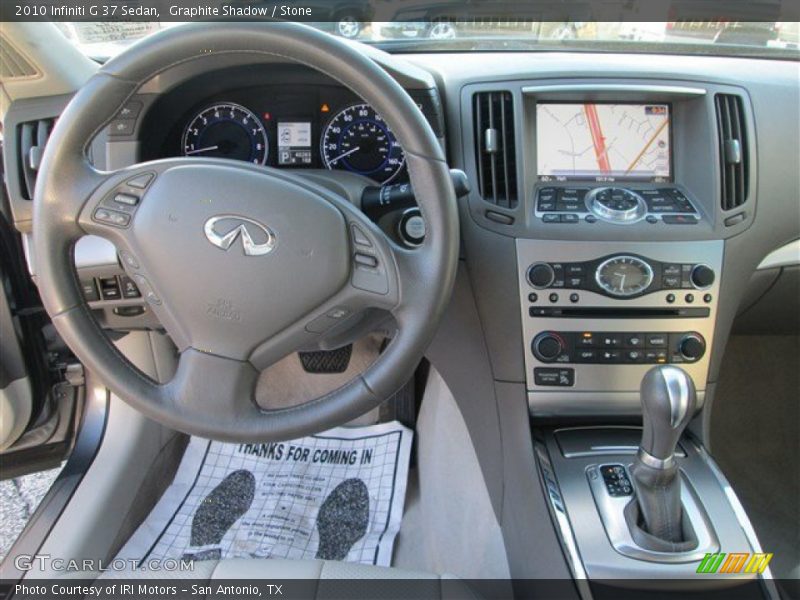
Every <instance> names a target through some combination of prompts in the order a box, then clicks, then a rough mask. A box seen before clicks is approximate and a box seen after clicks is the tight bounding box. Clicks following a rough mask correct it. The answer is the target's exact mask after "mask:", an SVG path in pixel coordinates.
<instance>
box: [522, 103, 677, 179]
mask: <svg viewBox="0 0 800 600" xmlns="http://www.w3.org/2000/svg"><path fill="white" fill-rule="evenodd" d="M669 121H670V115H669V105H668V104H561V103H559V104H555V103H540V104H538V105H537V107H536V155H537V161H538V165H539V167H538V175H539V179H540V180H541V181H568V180H574V179H584V180H586V179H588V180H594V181H619V180H635V181H637V180H638V181H668V180H669V178H670V176H671V172H670V166H671V165H670V157H671V154H670V147H669V145H670V131H669V127H670V125H669Z"/></svg>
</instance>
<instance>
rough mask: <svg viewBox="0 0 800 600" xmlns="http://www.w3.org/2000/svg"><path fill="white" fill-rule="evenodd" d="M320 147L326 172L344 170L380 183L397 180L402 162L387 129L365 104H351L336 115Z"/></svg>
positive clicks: (326, 129) (402, 158) (382, 121)
mask: <svg viewBox="0 0 800 600" xmlns="http://www.w3.org/2000/svg"><path fill="white" fill-rule="evenodd" d="M320 145H321V149H320V154H321V155H322V162H323V163H324V164H325V166H326V167H327V168H328V169H346V170H348V171H352V172H354V173H359V174H361V175H365V176H367V177H370V178H371V179H374V180H375V181H377V182H379V183H388V182H389V181H391V180H392V179H394V178H395V177H397V175H398V174H399V173H400V171H401V170H402V168H403V163H404V162H405V155H404V154H403V149H402V148H401V147H400V144H398V143H397V140H396V139H395V137H394V134H393V133H392V131H391V130H390V129H389V126H388V125H387V124H386V122H385V121H384V120H383V119H382V118H381V117H380V115H378V114H377V113H376V112H375V110H374V109H373V108H372V107H370V106H369V105H368V104H353V105H352V106H348V107H347V108H345V109H343V110H341V111H340V112H338V113H337V114H335V115H334V116H333V117H332V118H331V120H330V121H329V122H328V125H327V127H325V131H324V132H323V134H322V139H321V141H320Z"/></svg>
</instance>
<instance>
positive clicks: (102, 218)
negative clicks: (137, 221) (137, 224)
mask: <svg viewBox="0 0 800 600" xmlns="http://www.w3.org/2000/svg"><path fill="white" fill-rule="evenodd" d="M94 220H95V221H97V222H98V223H103V224H104V225H111V226H113V227H127V226H128V225H129V224H130V222H131V216H130V215H128V214H125V213H123V212H119V211H116V210H109V209H107V208H98V209H97V210H95V211H94Z"/></svg>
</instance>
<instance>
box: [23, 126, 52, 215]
mask: <svg viewBox="0 0 800 600" xmlns="http://www.w3.org/2000/svg"><path fill="white" fill-rule="evenodd" d="M54 123H55V119H40V120H38V121H28V122H26V123H22V124H21V125H19V128H18V134H19V140H18V141H19V144H18V145H17V148H18V150H19V156H18V160H19V171H20V190H21V192H22V196H23V198H25V199H26V200H31V199H32V198H33V188H34V186H35V184H36V173H37V172H38V171H39V166H40V165H41V162H42V155H43V154H44V146H45V144H46V143H47V138H48V137H50V132H51V131H52V130H53V124H54Z"/></svg>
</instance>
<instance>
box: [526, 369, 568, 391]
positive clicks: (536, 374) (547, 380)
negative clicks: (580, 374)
mask: <svg viewBox="0 0 800 600" xmlns="http://www.w3.org/2000/svg"><path fill="white" fill-rule="evenodd" d="M533 382H534V383H535V384H536V385H546V386H557V387H572V386H573V385H575V369H559V368H553V367H536V368H535V369H534V370H533Z"/></svg>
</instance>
